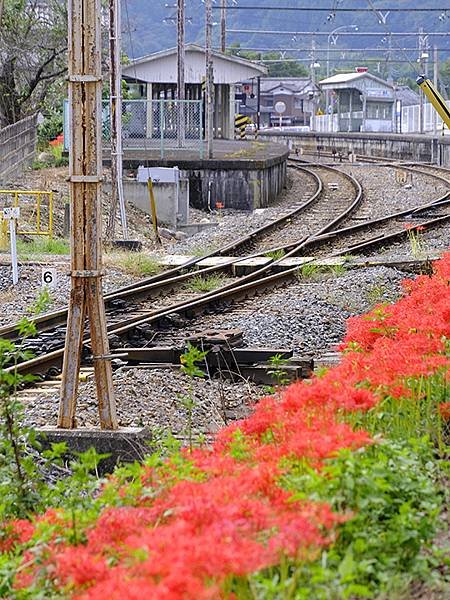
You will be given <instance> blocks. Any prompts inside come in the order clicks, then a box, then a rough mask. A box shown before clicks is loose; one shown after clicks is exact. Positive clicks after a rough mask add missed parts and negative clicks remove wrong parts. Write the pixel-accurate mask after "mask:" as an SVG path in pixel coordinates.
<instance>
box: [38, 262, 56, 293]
mask: <svg viewBox="0 0 450 600" xmlns="http://www.w3.org/2000/svg"><path fill="white" fill-rule="evenodd" d="M41 282H42V285H43V286H46V287H48V288H51V289H54V288H55V287H56V269H55V268H54V267H42V274H41Z"/></svg>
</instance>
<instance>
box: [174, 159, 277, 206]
mask: <svg viewBox="0 0 450 600" xmlns="http://www.w3.org/2000/svg"><path fill="white" fill-rule="evenodd" d="M183 175H184V177H187V178H189V182H190V196H189V199H190V204H191V206H194V207H195V208H201V209H208V208H212V209H214V208H216V204H217V203H220V204H222V205H223V206H224V208H237V209H240V210H254V209H255V208H262V207H266V206H269V205H270V204H271V203H272V202H273V201H274V200H275V199H276V197H277V196H278V194H280V193H281V191H282V190H283V187H284V186H285V184H286V161H285V160H284V161H281V162H279V163H277V164H274V165H271V166H268V167H262V168H253V169H252V168H247V169H242V168H241V169H239V168H234V169H229V168H223V169H208V168H204V169H195V170H194V169H192V170H188V171H187V170H186V171H183Z"/></svg>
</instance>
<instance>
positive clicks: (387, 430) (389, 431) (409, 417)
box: [346, 348, 450, 456]
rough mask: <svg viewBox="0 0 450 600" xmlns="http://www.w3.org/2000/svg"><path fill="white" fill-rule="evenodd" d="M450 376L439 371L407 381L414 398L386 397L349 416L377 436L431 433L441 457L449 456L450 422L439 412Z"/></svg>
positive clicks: (427, 434)
mask: <svg viewBox="0 0 450 600" xmlns="http://www.w3.org/2000/svg"><path fill="white" fill-rule="evenodd" d="M449 349H450V348H449ZM447 379H448V373H446V372H445V371H438V372H437V373H435V374H433V375H430V376H428V377H417V378H413V379H410V380H407V381H406V382H405V386H406V389H408V390H409V392H410V394H411V397H408V398H406V397H399V398H397V397H396V398H393V397H392V396H386V397H385V399H384V400H382V401H381V402H379V403H377V404H376V405H375V406H374V407H373V408H372V409H370V410H369V411H367V412H366V413H355V414H353V415H352V416H350V415H348V416H347V417H346V420H347V421H349V422H350V423H351V424H352V425H353V426H355V427H362V428H363V429H365V430H366V431H368V432H369V433H371V434H373V435H376V434H379V433H382V434H385V435H388V436H389V437H390V438H392V439H394V440H399V441H405V440H408V439H409V438H411V437H414V436H417V435H426V436H429V438H430V439H431V440H432V441H433V443H434V444H435V446H436V451H437V452H438V453H439V454H440V455H441V456H445V455H446V454H447V455H448V452H449V450H450V439H449V438H448V433H449V432H448V431H447V429H448V425H446V422H445V420H444V419H443V418H442V416H441V413H440V411H439V406H440V405H441V403H443V402H446V401H448V391H449V384H448V380H447Z"/></svg>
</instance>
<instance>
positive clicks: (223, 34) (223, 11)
mask: <svg viewBox="0 0 450 600" xmlns="http://www.w3.org/2000/svg"><path fill="white" fill-rule="evenodd" d="M226 44H227V0H222V4H221V5H220V50H221V52H223V53H224V54H225V49H226Z"/></svg>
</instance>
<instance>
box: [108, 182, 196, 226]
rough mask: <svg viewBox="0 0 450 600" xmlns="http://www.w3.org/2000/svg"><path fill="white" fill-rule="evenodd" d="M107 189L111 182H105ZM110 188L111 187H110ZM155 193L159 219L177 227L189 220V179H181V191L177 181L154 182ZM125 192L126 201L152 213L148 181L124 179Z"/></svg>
mask: <svg viewBox="0 0 450 600" xmlns="http://www.w3.org/2000/svg"><path fill="white" fill-rule="evenodd" d="M104 187H105V189H106V191H109V190H110V189H111V186H110V184H105V186H104ZM108 188H109V189H108ZM153 191H154V195H155V204H156V215H157V217H158V221H160V222H161V223H164V224H165V225H168V226H169V227H173V228H175V229H176V227H177V226H178V225H184V224H186V223H188V221H189V201H188V198H189V181H188V180H186V179H180V181H179V192H178V199H177V190H176V184H175V183H162V182H158V183H153ZM123 193H124V197H125V201H126V202H127V203H131V204H133V205H134V206H136V207H137V208H139V209H140V210H142V211H143V212H145V213H147V214H151V211H150V199H149V195H148V187H147V183H141V182H139V181H135V180H134V179H124V180H123Z"/></svg>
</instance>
